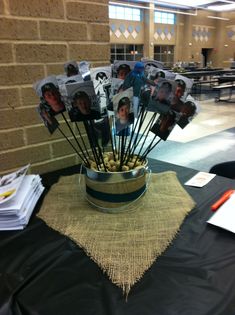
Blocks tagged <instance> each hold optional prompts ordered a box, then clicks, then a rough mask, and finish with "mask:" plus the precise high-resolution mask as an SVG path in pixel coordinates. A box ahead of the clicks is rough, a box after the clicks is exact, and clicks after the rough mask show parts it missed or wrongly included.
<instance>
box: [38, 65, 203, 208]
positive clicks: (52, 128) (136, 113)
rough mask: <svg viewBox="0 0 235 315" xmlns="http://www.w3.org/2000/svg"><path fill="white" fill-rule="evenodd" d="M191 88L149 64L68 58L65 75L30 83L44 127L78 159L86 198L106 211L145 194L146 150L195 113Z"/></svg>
mask: <svg viewBox="0 0 235 315" xmlns="http://www.w3.org/2000/svg"><path fill="white" fill-rule="evenodd" d="M191 87H192V80H190V79H188V78H186V77H184V76H182V75H179V74H174V73H172V72H169V71H166V70H163V69H159V68H157V66H156V65H155V64H154V63H151V64H149V63H146V64H145V63H144V62H133V61H132V62H130V61H129V62H128V61H120V60H119V61H118V63H116V64H115V63H114V64H113V65H112V67H99V68H93V69H92V68H91V69H90V68H89V63H88V62H85V61H81V62H80V63H77V62H75V61H71V62H67V63H66V64H65V74H61V75H58V76H49V77H47V78H44V79H42V80H40V81H38V82H36V83H35V84H34V88H35V90H36V93H37V95H38V96H39V98H40V102H39V105H38V108H37V111H38V113H39V115H40V117H41V119H42V121H43V122H44V125H45V127H46V128H47V129H48V131H49V132H50V133H51V134H53V133H54V132H59V133H60V134H61V135H62V136H63V137H64V138H65V139H66V141H67V142H68V145H70V147H71V150H73V151H74V152H75V153H76V154H77V156H78V158H79V161H80V162H81V163H82V168H83V169H82V172H83V173H84V181H83V183H82V185H84V187H85V189H84V190H82V191H83V192H84V194H85V196H86V199H87V200H88V201H89V202H90V204H92V205H94V206H96V207H97V208H98V209H100V210H102V211H106V212H111V213H115V212H118V211H120V210H123V209H126V208H128V207H127V206H128V205H130V203H133V202H134V201H136V200H138V199H139V198H140V197H141V196H142V195H143V194H144V192H145V191H146V189H147V187H148V185H149V182H150V181H149V178H150V170H149V168H148V160H147V157H148V154H149V153H150V152H151V151H152V150H153V149H155V148H156V147H157V145H158V144H159V143H160V142H161V141H165V140H167V138H168V137H169V135H170V134H171V132H172V130H173V129H174V128H175V126H179V127H180V128H185V127H186V126H187V125H188V124H189V123H190V121H191V120H192V119H193V118H194V117H195V115H196V114H197V112H198V104H197V103H196V101H195V100H194V99H193V98H192V97H191V95H190V90H191ZM61 121H63V125H65V127H66V128H67V132H66V133H65V131H64V130H65V128H62V127H61V126H60V122H61ZM68 134H69V136H68Z"/></svg>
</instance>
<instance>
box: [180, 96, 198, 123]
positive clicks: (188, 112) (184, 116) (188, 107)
mask: <svg viewBox="0 0 235 315" xmlns="http://www.w3.org/2000/svg"><path fill="white" fill-rule="evenodd" d="M196 111H197V107H196V105H195V103H194V102H192V101H187V102H185V103H184V104H183V105H182V107H181V111H180V116H179V119H178V120H177V124H178V125H179V126H180V127H181V128H182V129H183V128H184V127H186V126H187V125H188V124H189V123H190V121H191V120H192V119H193V118H194V116H195V115H196Z"/></svg>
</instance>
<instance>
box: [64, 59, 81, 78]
mask: <svg viewBox="0 0 235 315" xmlns="http://www.w3.org/2000/svg"><path fill="white" fill-rule="evenodd" d="M64 70H65V73H66V76H67V77H72V76H74V75H77V74H79V70H78V64H77V62H76V61H68V62H66V63H65V64H64Z"/></svg>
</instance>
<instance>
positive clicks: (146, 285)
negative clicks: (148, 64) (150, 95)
mask: <svg viewBox="0 0 235 315" xmlns="http://www.w3.org/2000/svg"><path fill="white" fill-rule="evenodd" d="M149 164H150V167H151V168H152V170H153V171H154V172H162V171H166V170H173V171H176V172H177V174H178V178H179V180H180V181H181V182H182V183H184V182H185V181H187V180H188V179H189V178H191V177H192V176H193V175H194V174H195V173H196V171H195V170H192V169H187V168H183V167H179V166H175V165H173V164H168V163H163V162H160V161H156V160H149ZM78 171H79V168H78V167H73V168H70V169H66V170H63V171H61V172H54V173H50V174H46V175H44V176H43V181H44V184H45V185H46V187H47V189H49V187H50V186H51V185H52V184H53V183H55V182H56V181H57V180H58V177H59V173H60V175H69V174H72V173H74V172H78ZM231 188H234V189H235V181H234V180H229V179H226V178H223V177H218V176H216V177H215V178H214V179H213V180H212V181H211V182H210V183H209V184H208V185H206V186H205V187H204V188H193V187H186V186H185V189H186V190H187V191H188V192H189V194H190V195H191V196H192V197H193V198H194V200H195V201H196V203H197V207H195V209H193V210H192V211H191V212H190V214H189V215H188V216H187V217H186V219H185V221H184V223H183V225H182V228H181V230H180V232H179V234H178V236H177V237H176V238H175V240H174V242H173V243H172V245H171V246H169V248H168V249H167V250H166V251H165V253H164V254H163V255H162V256H161V257H160V258H158V259H157V260H156V261H155V263H154V264H153V265H152V266H151V268H150V269H149V270H148V271H147V272H146V273H145V275H144V277H143V278H142V279H141V280H140V281H139V282H138V283H137V284H136V285H135V286H134V287H133V288H132V289H131V291H130V294H129V296H128V300H127V301H126V300H125V297H123V295H122V291H121V289H119V288H118V287H117V286H115V285H114V284H112V282H111V281H110V280H109V279H108V278H107V276H106V275H105V274H103V273H102V271H101V270H100V268H99V267H98V266H97V265H96V263H95V262H93V261H92V260H91V259H89V258H88V257H87V256H86V254H85V253H84V251H83V250H82V249H81V248H80V247H79V246H77V245H75V244H74V243H73V242H72V241H71V240H70V239H68V238H67V237H65V236H63V235H61V234H59V233H58V232H56V231H54V230H52V229H50V228H49V227H48V226H47V225H46V224H45V223H44V222H43V221H41V220H40V219H38V218H37V217H35V216H34V217H32V219H31V221H30V223H29V225H28V226H27V227H26V228H25V229H24V230H23V231H13V232H0V253H1V259H0V314H1V315H2V314H3V315H5V314H6V315H19V314H20V315H21V314H22V315H34V314H37V315H75V314H81V315H222V314H224V315H234V314H235V250H234V249H235V235H234V234H232V233H230V232H227V231H225V230H222V229H219V228H216V227H213V226H210V225H208V224H207V223H206V220H207V219H208V218H209V217H210V216H211V215H212V213H211V211H210V205H211V204H212V203H213V202H214V201H215V200H217V199H218V197H219V196H220V194H222V193H223V192H224V191H225V190H226V189H231ZM40 203H41V202H39V204H38V206H37V209H36V211H38V210H39V209H40ZM91 233H92V231H91Z"/></svg>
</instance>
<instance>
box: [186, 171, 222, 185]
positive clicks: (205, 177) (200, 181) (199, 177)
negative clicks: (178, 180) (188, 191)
mask: <svg viewBox="0 0 235 315" xmlns="http://www.w3.org/2000/svg"><path fill="white" fill-rule="evenodd" d="M215 176H216V175H215V174H210V173H206V172H198V173H197V174H196V175H194V176H193V177H192V178H191V179H190V180H188V181H187V182H186V183H185V185H187V186H194V187H203V186H205V185H206V184H208V183H209V182H210V181H211V180H212V179H213V178H214V177H215Z"/></svg>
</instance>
